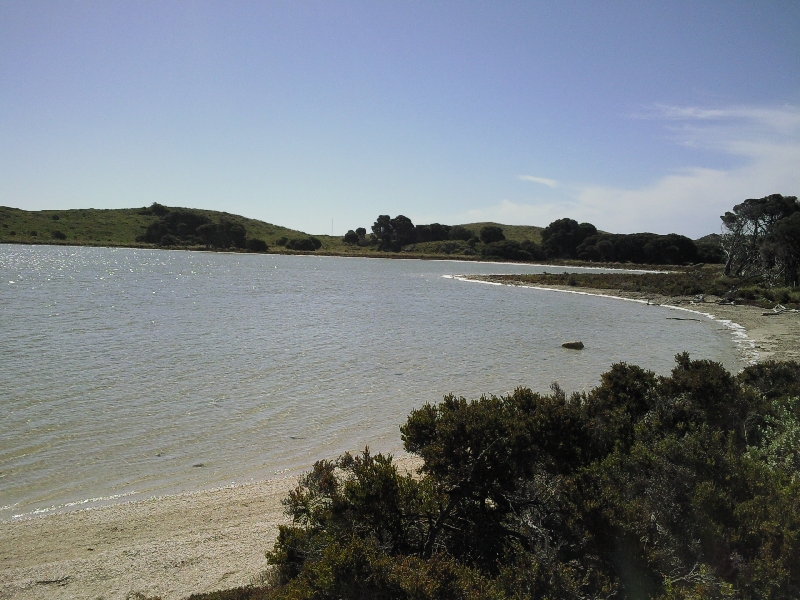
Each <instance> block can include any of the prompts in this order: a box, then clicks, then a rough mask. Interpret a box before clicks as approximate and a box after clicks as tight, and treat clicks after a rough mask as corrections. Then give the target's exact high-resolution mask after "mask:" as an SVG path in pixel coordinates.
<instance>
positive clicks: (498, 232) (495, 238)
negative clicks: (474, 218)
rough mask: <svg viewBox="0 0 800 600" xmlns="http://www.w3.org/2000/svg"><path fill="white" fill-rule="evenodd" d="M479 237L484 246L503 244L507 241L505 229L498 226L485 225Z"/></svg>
mask: <svg viewBox="0 0 800 600" xmlns="http://www.w3.org/2000/svg"><path fill="white" fill-rule="evenodd" d="M479 237H480V239H481V241H482V242H483V243H484V244H493V243H494V242H501V241H503V240H504V239H506V236H505V234H504V233H503V228H502V227H498V226H497V225H485V226H484V227H481V231H480V236H479Z"/></svg>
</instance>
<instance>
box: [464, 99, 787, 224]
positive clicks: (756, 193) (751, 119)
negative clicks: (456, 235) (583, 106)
mask: <svg viewBox="0 0 800 600" xmlns="http://www.w3.org/2000/svg"><path fill="white" fill-rule="evenodd" d="M637 116H638V117H644V118H648V119H658V120H659V121H661V122H663V124H664V126H665V128H666V130H667V131H668V132H669V134H670V136H671V137H672V141H673V142H674V143H678V144H681V145H686V146H691V147H694V148H702V149H706V150H709V151H712V152H716V153H720V154H723V155H729V156H736V157H737V158H739V159H740V160H739V161H738V164H737V165H736V166H733V167H730V168H725V169H720V168H714V169H711V168H704V167H702V166H687V167H686V168H684V169H681V170H677V171H673V172H671V173H669V174H667V175H665V176H663V177H661V178H659V179H657V180H655V181H652V182H650V183H648V184H646V185H643V186H640V187H636V188H624V187H613V186H606V185H603V184H600V183H596V184H593V183H588V184H576V183H571V184H569V183H562V184H561V186H560V188H559V189H560V190H561V191H562V192H563V193H565V194H566V196H565V197H564V198H563V199H560V200H557V201H554V200H550V199H548V200H546V201H542V202H532V203H530V204H523V203H514V202H511V201H508V200H503V201H502V202H500V203H499V204H498V205H495V206H491V207H487V208H485V209H481V210H475V211H470V212H469V213H467V214H465V215H464V217H465V218H469V219H470V220H473V221H479V220H480V221H484V220H487V221H489V220H490V221H501V222H506V223H509V224H523V223H525V224H531V225H546V224H547V223H549V222H550V221H552V220H553V219H557V218H562V217H571V218H573V219H576V220H578V221H589V222H592V223H594V224H595V225H597V226H598V227H599V228H601V229H605V230H607V231H617V232H633V231H653V232H657V233H669V232H673V231H674V232H677V233H682V234H685V235H690V236H693V237H698V236H701V235H705V234H707V233H709V232H713V231H719V228H720V220H719V216H720V215H721V214H723V213H724V212H725V211H726V210H730V208H731V207H732V206H733V205H734V204H738V203H739V202H742V201H743V200H745V199H747V198H760V197H762V196H766V195H768V194H773V193H781V194H790V195H798V193H800V108H799V107H796V106H782V107H746V106H736V107H730V108H701V107H691V106H666V105H656V106H653V107H651V108H650V109H648V110H647V111H646V112H645V114H644V115H637Z"/></svg>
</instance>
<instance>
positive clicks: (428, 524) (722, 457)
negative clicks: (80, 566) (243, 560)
mask: <svg viewBox="0 0 800 600" xmlns="http://www.w3.org/2000/svg"><path fill="white" fill-rule="evenodd" d="M798 396H800V364H798V363H766V364H761V365H757V366H755V367H749V368H747V369H745V370H744V371H743V372H742V373H741V374H739V375H736V376H734V375H731V374H730V373H728V372H727V371H725V369H723V368H722V367H721V365H719V364H717V363H713V362H710V361H702V360H701V361H693V360H690V358H689V356H688V355H686V354H682V355H679V356H677V357H676V366H675V368H674V369H673V371H672V373H671V374H670V376H668V377H658V376H656V375H655V374H653V373H651V372H649V371H646V370H644V369H641V368H639V367H636V366H631V365H626V364H617V365H613V366H612V367H611V369H610V370H609V371H608V372H607V373H605V374H604V375H603V376H602V378H601V382H600V385H599V386H598V387H597V388H595V389H593V390H591V391H589V392H588V393H587V392H582V393H575V394H571V395H567V394H566V393H565V392H564V391H563V390H561V388H559V387H558V386H557V385H555V384H554V386H553V388H552V393H551V394H547V395H542V394H537V393H534V392H532V391H531V390H529V389H525V388H518V389H517V390H515V391H514V392H513V393H512V394H509V395H506V396H484V397H482V398H480V399H479V400H473V401H468V400H466V399H464V398H457V397H455V396H452V395H450V396H446V397H445V398H444V400H443V401H442V402H441V403H439V404H436V405H432V404H428V405H425V406H422V407H421V408H419V409H416V410H414V411H413V412H412V413H411V414H410V416H409V418H408V421H407V422H406V424H405V425H403V426H402V427H401V435H402V439H403V444H404V447H405V449H406V450H407V451H409V452H411V453H412V454H416V455H417V456H419V457H421V459H422V466H421V468H420V470H419V472H418V473H417V474H416V475H411V474H409V475H401V474H400V473H399V472H398V471H397V468H396V466H395V464H394V462H393V461H392V458H391V457H390V456H384V455H381V454H377V455H372V454H370V452H369V450H368V449H367V450H365V451H364V452H362V453H360V454H359V455H356V456H352V455H350V454H344V455H343V456H341V457H340V458H338V459H337V460H335V461H320V462H318V463H316V464H315V465H314V468H313V469H312V471H310V472H309V473H307V474H306V475H305V476H304V477H303V478H302V479H301V481H300V485H299V486H298V487H297V488H296V489H295V490H294V491H292V492H291V494H290V495H289V497H288V498H287V499H286V501H285V505H286V509H287V513H288V514H289V516H291V518H292V524H291V525H287V526H281V528H280V533H279V536H278V540H277V542H276V544H275V547H274V549H273V550H272V551H271V552H269V553H268V555H267V557H268V560H269V562H270V563H271V564H273V565H274V567H275V569H276V570H277V571H276V586H275V587H274V589H272V590H271V591H270V593H271V594H273V596H271V597H274V598H295V599H297V598H538V599H545V598H579V597H593V598H596V597H616V598H629V599H633V598H654V599H656V598H658V599H663V600H666V599H671V598H690V597H691V598H694V597H697V598H701V597H702V598H722V597H743V598H772V599H784V598H785V599H788V598H793V597H795V595H796V590H798V589H800V561H799V560H798V557H800V481H798V468H800V450H798V447H800V402H798V400H797V398H798Z"/></svg>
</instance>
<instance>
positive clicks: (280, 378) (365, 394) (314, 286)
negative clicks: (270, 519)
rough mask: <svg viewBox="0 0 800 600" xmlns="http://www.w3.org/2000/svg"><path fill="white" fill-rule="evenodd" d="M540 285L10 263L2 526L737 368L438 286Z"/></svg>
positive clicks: (140, 257) (498, 289)
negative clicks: (639, 369) (501, 406)
mask: <svg viewBox="0 0 800 600" xmlns="http://www.w3.org/2000/svg"><path fill="white" fill-rule="evenodd" d="M547 269H549V270H550V271H554V270H555V269H554V267H552V266H550V267H544V268H543V267H535V266H521V265H507V264H488V263H465V262H450V261H417V260H371V259H347V258H331V257H316V256H273V255H240V254H215V253H197V252H170V251H156V250H153V251H149V250H133V249H101V248H69V247H44V246H38V247H25V246H11V245H5V246H2V247H0V273H1V274H2V275H0V331H2V336H3V344H2V348H1V349H0V357H1V358H2V361H0V401H1V402H2V407H3V413H4V414H3V420H2V425H1V426H0V518H10V517H12V516H14V515H19V514H28V513H31V512H32V511H42V510H44V511H47V510H51V508H52V507H59V506H61V507H66V508H76V507H78V508H80V507H84V506H87V505H93V504H97V503H102V502H108V501H118V500H119V499H120V498H125V499H128V498H131V497H142V496H143V495H153V494H164V493H172V492H176V491H184V490H191V489H199V488H204V487H212V486H219V485H225V484H229V483H231V482H243V481H246V480H249V479H251V478H265V477H270V476H273V475H274V474H276V473H282V472H286V471H297V470H299V469H303V468H306V467H308V466H309V465H310V464H311V463H312V462H313V461H314V460H316V459H319V458H323V457H331V456H335V455H337V454H339V453H341V452H342V451H344V450H348V449H349V450H356V449H360V448H363V447H364V446H365V445H369V446H370V447H371V448H373V449H375V450H386V451H398V450H400V449H401V446H400V440H399V433H398V426H399V425H400V424H401V423H402V422H403V421H404V420H405V417H406V415H407V414H408V412H409V411H410V410H411V409H412V408H414V407H417V406H420V405H422V404H423V403H425V402H436V401H438V400H439V399H441V397H442V395H444V394H446V393H450V392H453V393H456V394H458V395H463V396H466V397H477V396H480V395H481V394H483V393H494V394H499V393H505V392H508V391H510V390H512V389H513V388H515V387H517V386H520V385H524V386H529V387H532V388H534V389H537V390H540V391H547V390H548V388H549V385H550V383H551V382H552V381H555V380H557V381H559V382H560V384H561V385H562V387H564V388H565V389H567V390H582V389H588V388H590V387H592V386H594V385H596V383H597V381H598V378H599V375H600V374H601V373H602V372H603V371H605V370H606V369H607V368H608V366H609V365H610V364H612V363H613V362H617V361H626V362H631V363H636V364H639V365H641V366H643V367H647V368H650V369H653V370H655V371H657V372H659V373H666V372H668V371H669V369H671V367H672V357H673V356H674V354H676V353H677V352H680V351H683V350H688V351H689V352H690V353H691V354H692V356H693V357H696V358H712V359H714V360H721V361H723V362H724V363H725V365H726V366H727V367H729V368H733V369H735V368H739V367H740V366H741V361H740V360H739V359H738V358H737V356H736V354H735V352H734V348H733V345H732V344H731V340H730V336H729V334H728V333H726V332H725V331H724V330H723V329H722V328H721V326H720V325H719V324H718V323H715V322H713V321H704V322H697V321H676V320H668V319H667V318H666V317H667V316H670V314H669V313H668V311H667V310H666V309H663V308H658V307H645V306H642V305H640V304H634V303H627V302H619V301H614V300H610V299H605V298H595V297H587V296H579V295H572V294H555V293H551V292H544V291H540V290H532V289H520V288H512V287H504V286H490V285H479V284H475V283H469V282H464V281H459V280H457V279H452V278H445V277H443V276H445V275H453V274H473V273H523V272H524V273H533V272H541V271H542V270H547ZM559 270H563V269H559ZM571 339H581V340H583V342H584V344H585V345H586V349H585V350H583V351H581V352H575V351H569V350H564V349H563V348H561V343H562V342H564V341H566V340H571ZM199 465H202V466H199Z"/></svg>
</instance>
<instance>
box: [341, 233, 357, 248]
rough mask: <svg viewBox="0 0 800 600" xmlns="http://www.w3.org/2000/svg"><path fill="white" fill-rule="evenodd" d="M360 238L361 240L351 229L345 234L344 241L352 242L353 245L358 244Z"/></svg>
mask: <svg viewBox="0 0 800 600" xmlns="http://www.w3.org/2000/svg"><path fill="white" fill-rule="evenodd" d="M358 240H359V237H358V234H357V233H356V232H355V231H353V230H352V229H351V230H349V231H348V232H347V233H345V234H344V238H343V240H342V241H344V243H345V244H350V245H352V246H355V245H356V244H358Z"/></svg>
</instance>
